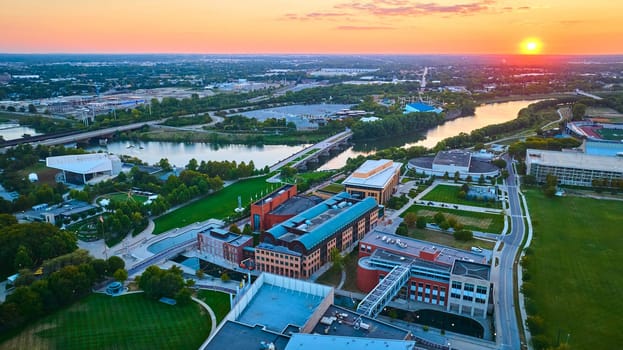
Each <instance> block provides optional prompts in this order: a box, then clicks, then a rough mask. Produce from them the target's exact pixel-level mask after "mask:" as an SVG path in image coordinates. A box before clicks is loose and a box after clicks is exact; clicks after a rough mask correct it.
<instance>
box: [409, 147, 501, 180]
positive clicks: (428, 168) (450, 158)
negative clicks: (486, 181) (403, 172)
mask: <svg viewBox="0 0 623 350" xmlns="http://www.w3.org/2000/svg"><path fill="white" fill-rule="evenodd" d="M407 167H408V168H409V169H412V170H414V171H415V172H416V173H418V174H425V175H428V176H433V175H434V176H444V175H445V174H446V173H447V174H448V176H450V177H453V176H454V174H455V173H456V172H458V173H459V177H460V178H462V179H464V178H466V177H468V176H471V177H472V178H479V177H480V176H481V175H482V176H484V177H492V176H497V175H498V174H499V173H500V169H499V168H498V167H497V166H495V165H493V164H491V163H490V162H487V161H483V160H480V159H475V158H474V157H473V154H472V153H471V152H468V151H461V150H451V151H441V152H439V153H437V155H436V156H435V157H430V156H429V157H419V158H413V159H411V160H410V161H409V164H408V165H407Z"/></svg>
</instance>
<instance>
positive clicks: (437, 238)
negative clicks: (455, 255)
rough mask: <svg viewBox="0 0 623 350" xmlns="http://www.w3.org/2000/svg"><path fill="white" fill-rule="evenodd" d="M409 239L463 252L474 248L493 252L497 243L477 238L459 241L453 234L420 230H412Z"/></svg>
mask: <svg viewBox="0 0 623 350" xmlns="http://www.w3.org/2000/svg"><path fill="white" fill-rule="evenodd" d="M409 237H411V238H415V239H419V240H422V241H427V242H433V243H437V244H442V245H445V246H448V247H453V248H457V249H463V250H470V249H471V248H472V247H481V248H484V249H489V250H492V249H493V247H494V246H495V242H491V241H485V240H481V239H476V238H474V239H472V240H471V241H467V242H464V241H457V240H456V239H454V236H452V235H451V234H448V233H443V232H438V231H434V230H424V229H418V228H414V229H410V230H409Z"/></svg>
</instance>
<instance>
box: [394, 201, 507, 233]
mask: <svg viewBox="0 0 623 350" xmlns="http://www.w3.org/2000/svg"><path fill="white" fill-rule="evenodd" d="M409 212H414V213H415V215H417V216H424V217H426V218H428V222H429V223H431V222H433V217H434V216H435V214H436V213H437V212H442V213H444V215H445V216H446V218H449V217H454V218H456V219H457V221H458V222H460V223H461V224H463V226H464V227H465V229H467V230H472V231H482V232H488V233H501V232H502V230H503V229H504V215H502V214H489V213H481V212H473V211H465V210H456V209H449V208H439V207H429V206H425V205H419V204H416V205H413V206H411V208H409V209H407V210H406V211H405V212H404V213H402V215H400V216H401V217H404V216H405V215H406V214H407V213H409Z"/></svg>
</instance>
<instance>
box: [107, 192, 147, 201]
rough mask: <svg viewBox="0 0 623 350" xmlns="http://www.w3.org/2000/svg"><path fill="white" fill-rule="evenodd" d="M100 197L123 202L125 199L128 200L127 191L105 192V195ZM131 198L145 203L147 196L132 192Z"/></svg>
mask: <svg viewBox="0 0 623 350" xmlns="http://www.w3.org/2000/svg"><path fill="white" fill-rule="evenodd" d="M102 198H109V199H110V200H112V201H118V202H125V201H128V200H129V198H128V194H127V193H113V194H107V195H104V196H102ZM132 199H134V200H135V201H136V202H138V203H145V202H147V196H141V195H137V194H133V195H132Z"/></svg>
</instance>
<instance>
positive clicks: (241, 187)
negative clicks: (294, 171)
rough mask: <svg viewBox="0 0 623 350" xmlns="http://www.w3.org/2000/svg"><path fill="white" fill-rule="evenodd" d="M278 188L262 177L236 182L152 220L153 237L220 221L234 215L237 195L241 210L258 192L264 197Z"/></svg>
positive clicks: (256, 197) (257, 195)
mask: <svg viewBox="0 0 623 350" xmlns="http://www.w3.org/2000/svg"><path fill="white" fill-rule="evenodd" d="M278 186H279V184H272V183H268V182H266V176H262V177H257V178H253V179H248V180H241V181H238V182H236V183H234V184H231V185H229V186H227V187H225V188H223V189H222V190H220V191H218V192H216V193H213V194H210V195H208V196H207V197H204V198H202V199H200V200H198V201H196V202H192V203H190V204H188V205H186V206H183V207H181V208H179V209H177V210H175V211H172V212H170V213H168V214H166V215H163V216H161V217H159V218H157V219H156V220H154V222H155V223H156V227H155V229H154V234H156V235H157V234H160V233H162V232H165V231H168V230H170V229H173V228H176V227H184V226H186V225H189V224H191V223H193V222H199V221H204V220H208V219H224V218H226V217H228V216H231V215H234V214H235V212H234V209H236V208H237V207H238V196H240V197H241V200H242V206H243V207H245V206H248V205H249V202H250V201H251V198H253V200H255V199H259V197H260V196H261V195H262V193H264V194H266V191H267V190H271V189H273V188H274V189H276V188H277V187H278ZM262 191H263V192H262Z"/></svg>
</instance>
